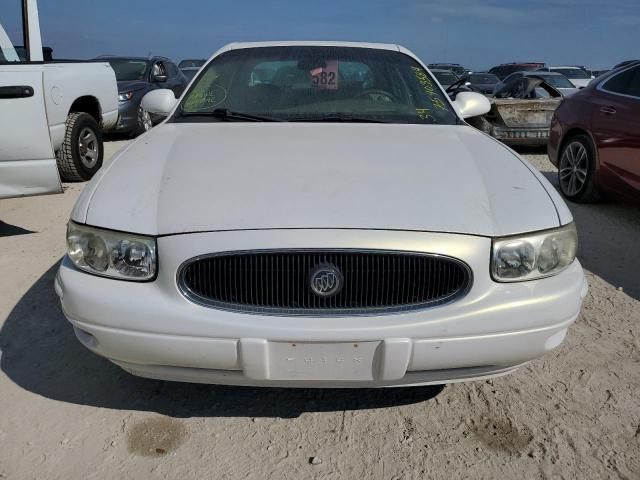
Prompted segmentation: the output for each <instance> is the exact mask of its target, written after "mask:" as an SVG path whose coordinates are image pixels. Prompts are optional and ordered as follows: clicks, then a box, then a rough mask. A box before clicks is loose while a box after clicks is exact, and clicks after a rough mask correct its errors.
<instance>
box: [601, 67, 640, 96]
mask: <svg viewBox="0 0 640 480" xmlns="http://www.w3.org/2000/svg"><path fill="white" fill-rule="evenodd" d="M602 88H603V89H604V90H606V91H608V92H612V93H619V94H622V95H631V96H634V97H639V98H640V65H639V66H637V67H634V68H630V69H629V70H625V71H624V72H621V73H619V74H617V75H615V76H613V77H611V78H610V79H609V80H607V81H606V82H605V83H604V84H603V85H602Z"/></svg>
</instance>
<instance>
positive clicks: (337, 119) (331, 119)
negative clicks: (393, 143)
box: [288, 113, 389, 123]
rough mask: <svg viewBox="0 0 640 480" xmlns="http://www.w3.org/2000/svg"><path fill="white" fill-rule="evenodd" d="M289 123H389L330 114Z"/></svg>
mask: <svg viewBox="0 0 640 480" xmlns="http://www.w3.org/2000/svg"><path fill="white" fill-rule="evenodd" d="M288 121H289V122H350V123H389V122H386V121H384V120H376V119H374V118H367V117H358V116H354V115H347V114H344V113H330V114H327V115H320V116H317V117H311V116H309V117H297V118H291V119H289V120H288Z"/></svg>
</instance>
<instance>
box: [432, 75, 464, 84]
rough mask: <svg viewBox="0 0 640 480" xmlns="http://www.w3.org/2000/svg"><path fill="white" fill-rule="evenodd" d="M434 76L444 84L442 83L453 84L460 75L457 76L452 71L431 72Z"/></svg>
mask: <svg viewBox="0 0 640 480" xmlns="http://www.w3.org/2000/svg"><path fill="white" fill-rule="evenodd" d="M431 73H433V76H434V77H436V79H437V80H438V81H439V82H440V83H441V84H442V85H452V84H453V83H455V82H457V81H458V77H456V76H455V75H454V74H453V73H451V72H431Z"/></svg>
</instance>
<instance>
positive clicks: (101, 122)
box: [0, 0, 118, 198]
mask: <svg viewBox="0 0 640 480" xmlns="http://www.w3.org/2000/svg"><path fill="white" fill-rule="evenodd" d="M2 3H3V6H2V8H0V198H8V197H16V196H24V195H39V194H44V193H58V192H61V191H62V188H61V184H60V178H62V179H64V180H72V181H79V180H88V179H89V178H91V177H92V176H93V175H94V174H95V173H96V172H97V171H98V169H99V168H100V167H101V166H102V156H103V145H102V132H103V131H105V130H108V129H110V128H112V127H113V126H114V125H115V124H116V122H117V119H118V89H117V83H116V78H115V74H114V72H113V70H112V69H111V67H110V66H109V64H108V63H96V62H91V63H89V62H87V63H82V62H77V61H53V60H49V59H45V58H44V56H43V48H42V40H41V36H40V24H39V20H38V7H37V3H36V0H3V1H2Z"/></svg>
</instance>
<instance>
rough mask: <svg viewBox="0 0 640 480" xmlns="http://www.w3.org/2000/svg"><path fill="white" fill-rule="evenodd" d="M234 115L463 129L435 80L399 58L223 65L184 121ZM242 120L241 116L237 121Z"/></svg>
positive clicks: (226, 57)
mask: <svg viewBox="0 0 640 480" xmlns="http://www.w3.org/2000/svg"><path fill="white" fill-rule="evenodd" d="M221 109H224V110H225V111H228V112H234V113H241V114H244V115H253V116H256V117H263V118H268V119H275V120H283V121H354V122H357V121H364V122H367V121H371V122H390V123H419V124H447V125H451V124H455V123H456V122H457V116H456V114H455V112H454V110H453V108H452V106H451V104H450V103H449V101H448V99H446V97H445V96H444V94H443V93H442V91H441V90H440V88H439V87H438V85H437V83H436V82H435V80H434V79H433V77H431V75H430V74H429V73H428V72H427V71H426V70H425V69H424V68H423V67H422V66H421V65H420V64H419V63H418V62H416V61H415V60H414V59H413V58H411V57H410V56H408V55H405V54H403V53H400V52H397V51H392V50H381V49H370V48H355V47H321V46H286V47H254V48H244V49H237V50H231V51H229V52H226V53H223V54H221V55H220V56H218V57H216V58H215V59H214V60H213V61H212V62H210V63H209V64H208V65H207V67H206V68H205V70H204V71H203V72H202V73H201V74H200V75H199V77H198V79H197V80H196V82H195V83H194V85H193V86H192V87H191V88H190V89H189V91H188V92H187V93H186V94H185V97H184V100H183V101H182V104H181V107H180V108H179V109H178V112H179V113H178V117H193V116H200V117H206V116H207V114H211V115H209V117H210V118H211V119H212V120H213V121H215V120H218V121H219V120H222V118H220V115H217V116H216V115H213V114H215V113H216V112H220V111H221ZM238 117H239V116H238V115H236V116H235V118H236V119H237V118H238Z"/></svg>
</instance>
